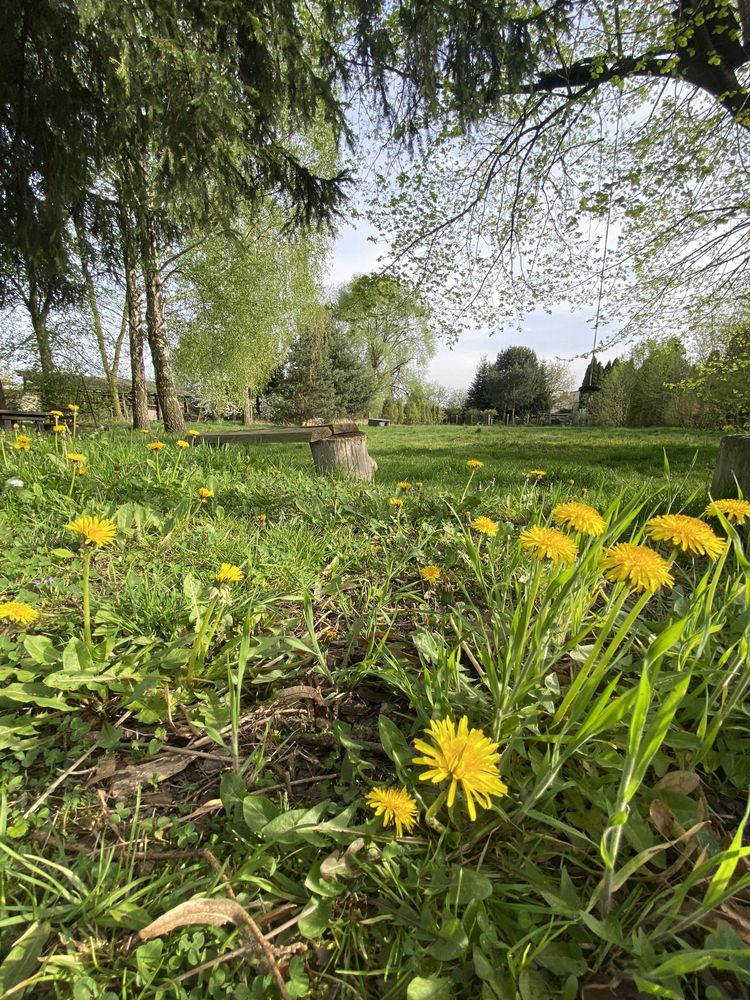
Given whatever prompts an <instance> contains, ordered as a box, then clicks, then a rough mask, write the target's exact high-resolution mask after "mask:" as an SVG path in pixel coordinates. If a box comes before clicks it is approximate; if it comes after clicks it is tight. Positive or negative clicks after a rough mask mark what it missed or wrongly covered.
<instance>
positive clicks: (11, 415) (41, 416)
mask: <svg viewBox="0 0 750 1000" xmlns="http://www.w3.org/2000/svg"><path fill="white" fill-rule="evenodd" d="M0 422H2V425H3V430H4V431H12V430H13V424H21V425H24V426H28V425H29V424H33V425H34V428H35V430H37V431H38V432H39V433H40V434H41V433H42V432H43V431H45V430H47V429H48V428H50V427H51V426H52V425H53V424H54V423H55V420H54V418H53V417H51V416H50V414H49V413H41V412H38V411H31V410H0Z"/></svg>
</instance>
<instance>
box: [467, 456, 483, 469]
mask: <svg viewBox="0 0 750 1000" xmlns="http://www.w3.org/2000/svg"><path fill="white" fill-rule="evenodd" d="M466 465H467V466H468V468H470V469H483V468H484V462H480V461H479V459H478V458H470V459H469V461H468V462H467V463H466Z"/></svg>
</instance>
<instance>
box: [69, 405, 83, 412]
mask: <svg viewBox="0 0 750 1000" xmlns="http://www.w3.org/2000/svg"><path fill="white" fill-rule="evenodd" d="M68 409H69V410H70V412H71V413H78V411H79V410H80V409H81V407H80V406H78V405H77V404H76V403H68Z"/></svg>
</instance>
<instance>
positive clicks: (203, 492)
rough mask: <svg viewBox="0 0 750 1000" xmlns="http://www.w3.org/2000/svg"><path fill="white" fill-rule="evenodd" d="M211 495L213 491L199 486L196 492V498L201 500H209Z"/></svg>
mask: <svg viewBox="0 0 750 1000" xmlns="http://www.w3.org/2000/svg"><path fill="white" fill-rule="evenodd" d="M213 495H214V491H213V490H210V489H209V488H208V487H207V486H201V487H200V489H199V490H198V496H199V497H200V498H201V500H210V499H211V497H212V496H213Z"/></svg>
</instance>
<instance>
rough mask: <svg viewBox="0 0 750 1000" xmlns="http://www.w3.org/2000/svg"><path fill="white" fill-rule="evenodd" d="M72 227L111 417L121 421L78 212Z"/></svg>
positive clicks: (118, 398) (82, 225)
mask: <svg viewBox="0 0 750 1000" xmlns="http://www.w3.org/2000/svg"><path fill="white" fill-rule="evenodd" d="M74 226H75V231H76V237H77V239H78V254H79V257H80V259H81V271H82V273H83V281H84V285H85V286H86V298H87V299H88V302H89V308H90V309H91V321H92V323H93V324H94V336H95V337H96V344H97V347H98V348H99V357H100V358H101V362H102V369H103V371H104V378H105V380H106V383H107V395H108V396H109V405H110V409H111V410H112V416H113V417H114V418H115V420H122V419H123V413H122V408H121V407H120V394H119V392H118V391H117V374H116V370H115V369H114V368H113V366H112V365H110V363H109V358H108V357H107V344H106V341H105V339H104V326H103V325H102V317H101V313H100V312H99V302H98V301H97V298H96V288H95V287H94V278H93V275H92V274H91V267H90V262H89V252H88V247H87V244H86V233H85V231H84V222H83V218H82V216H81V213H80V212H76V213H75V215H74Z"/></svg>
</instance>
